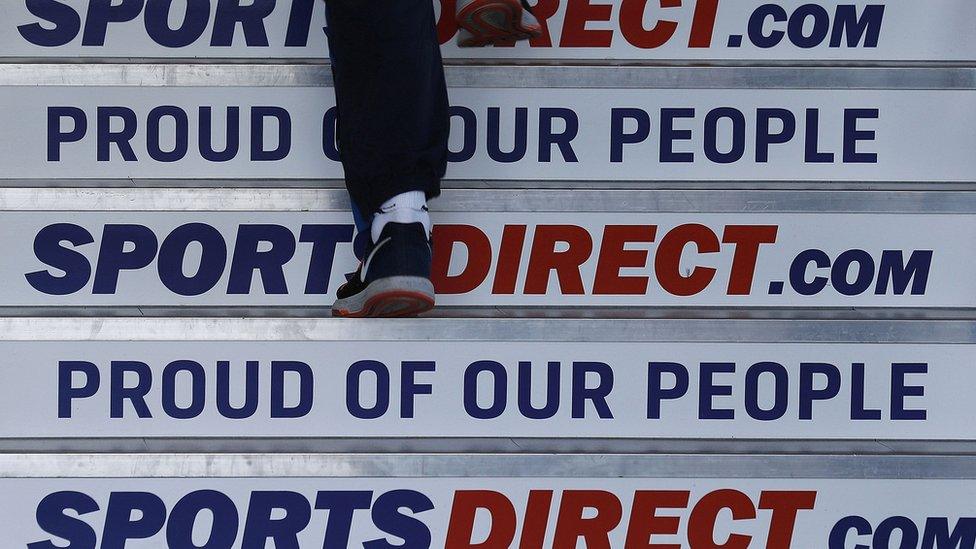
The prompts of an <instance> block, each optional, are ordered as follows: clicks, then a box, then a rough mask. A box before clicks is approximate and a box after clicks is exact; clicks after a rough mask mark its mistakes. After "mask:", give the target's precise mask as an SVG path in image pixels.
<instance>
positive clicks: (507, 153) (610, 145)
mask: <svg viewBox="0 0 976 549" xmlns="http://www.w3.org/2000/svg"><path fill="white" fill-rule="evenodd" d="M449 79H450V83H451V85H452V86H453V91H452V98H453V99H452V100H453V102H454V104H455V109H454V117H453V138H452V142H451V151H452V153H451V155H450V158H451V160H452V165H451V167H450V169H449V177H450V178H452V179H460V180H465V181H470V180H488V181H496V180H503V181H505V180H508V181H525V180H541V181H548V182H561V183H562V184H564V185H567V186H568V185H573V186H583V187H585V186H587V183H586V182H587V181H597V182H606V181H624V182H635V181H638V182H639V181H653V182H672V183H674V184H680V182H683V181H706V182H712V183H724V182H740V183H741V182H752V181H756V180H760V181H793V182H797V181H798V182H805V183H806V184H807V185H812V184H816V183H817V182H821V181H833V182H836V183H846V184H848V185H857V184H868V185H870V184H872V183H873V184H878V183H884V182H887V183H891V182H911V183H926V184H932V183H956V184H960V183H972V182H973V180H974V177H973V174H974V173H976V156H974V155H973V154H972V151H973V150H976V135H974V134H973V132H972V131H970V128H972V127H973V126H976V110H974V109H973V108H972V105H973V104H976V69H972V68H900V69H893V68H873V69H863V68H861V69H858V68H834V67H831V68H817V67H807V68H778V67H767V68H745V67H711V68H709V67H696V68H688V67H577V66H574V67H549V66H534V67H468V66H459V67H452V68H451V69H450V70H449ZM328 83H329V77H328V68H327V67H324V66H306V65H269V66H255V65H187V64H183V65H159V64H157V65H117V64H115V65H66V64H48V65H16V64H15V65H0V103H4V104H13V105H17V106H18V108H17V109H8V110H5V111H3V112H0V125H2V126H3V127H7V128H17V129H18V139H16V140H12V141H11V142H10V146H8V147H4V148H3V149H2V150H0V165H3V166H4V170H3V171H4V173H3V177H4V178H7V179H23V180H30V179H39V180H45V181H47V180H52V179H53V180H66V179H77V180H92V179H95V180H100V179H143V180H145V179H156V180H159V179H164V180H165V179H172V180H186V179H231V180H237V179H247V180H254V179H278V180H297V181H307V180H310V179H323V178H324V179H333V180H338V179H341V178H342V169H341V165H340V163H339V162H338V158H339V156H338V152H337V151H336V150H335V146H334V142H335V139H334V131H333V127H334V125H333V123H332V120H331V118H329V116H330V115H329V114H328V113H332V114H333V115H334V110H333V109H330V107H331V106H332V105H333V103H334V102H333V101H332V98H331V96H330V94H329V92H328V91H327V90H325V89H323V86H328V85H329V84H328ZM230 88H233V90H231V89H230ZM879 89H883V90H882V91H879ZM254 106H260V108H261V109H264V110H257V109H258V107H254ZM232 107H233V108H237V110H236V111H233V110H230V109H231V108H232ZM207 108H209V109H211V110H210V111H207V110H206V109H207ZM107 109H108V110H107ZM160 109H162V110H160ZM99 113H101V115H99ZM113 113H114V114H113ZM228 113H230V114H228ZM108 115H112V116H114V117H115V118H114V122H111V121H110V123H109V126H110V125H111V124H112V123H122V120H123V119H124V118H125V117H129V119H130V122H128V124H129V129H130V130H131V131H133V132H135V134H134V137H133V138H132V139H131V140H128V141H125V142H124V143H127V145H125V146H122V145H120V144H119V143H114V142H111V140H110V139H109V137H110V136H109V133H108V132H109V126H106V124H105V123H102V124H101V126H102V127H99V122H98V121H99V120H100V119H101V120H109V118H111V117H109V118H106V116H108ZM228 116H230V117H231V118H234V117H236V119H237V120H238V122H239V128H241V131H239V132H238V133H239V135H236V136H232V137H236V139H234V140H233V141H235V142H236V143H237V147H236V149H231V150H229V152H228V153H227V155H226V156H221V157H219V158H218V157H216V156H214V154H216V153H211V152H209V149H208V148H207V145H209V146H210V148H211V149H213V148H216V149H220V148H221V147H220V146H215V145H213V143H215V142H216V143H223V142H224V141H225V140H226V139H227V138H226V134H227V131H228V129H227V128H228V126H233V125H232V124H229V123H228V122H227V121H226V118H227V117H228ZM177 120H181V121H184V122H185V124H183V123H182V122H180V123H177V122H176V121H177ZM202 120H207V121H208V122H211V127H212V128H213V130H212V133H213V134H214V135H213V136H207V135H205V136H204V138H203V139H200V138H199V135H200V133H201V131H202V130H201V127H202V126H203V125H204V122H202ZM255 121H261V122H255ZM252 123H254V124H256V125H257V124H261V127H264V128H266V129H265V130H262V131H263V133H261V132H258V131H257V130H253V129H252V128H250V125H251V124H252ZM256 127H257V126H256ZM760 127H766V128H767V129H768V131H765V130H763V131H762V132H760V131H759V130H758V128H760ZM153 128H155V129H153ZM177 128H182V129H177ZM906 128H910V129H911V130H910V131H906ZM116 130H117V128H116ZM116 130H112V131H116ZM150 133H151V134H152V135H151V136H150V135H149V134H150ZM259 133H260V135H261V136H263V137H258V134H259ZM760 133H761V135H760ZM150 137H152V138H151V139H150ZM157 137H158V139H156V138H157ZM208 140H209V141H208ZM99 143H100V144H99ZM283 143H288V146H287V147H285V145H283Z"/></svg>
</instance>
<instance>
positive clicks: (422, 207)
mask: <svg viewBox="0 0 976 549" xmlns="http://www.w3.org/2000/svg"><path fill="white" fill-rule="evenodd" d="M387 223H423V225H424V229H425V230H426V231H427V234H430V229H431V227H430V214H429V213H427V195H426V194H424V191H410V192H405V193H402V194H398V195H396V196H394V197H393V198H391V199H389V200H387V201H386V202H384V203H383V205H382V206H380V211H379V213H377V214H376V215H374V216H373V227H372V230H371V232H372V237H373V242H379V240H380V235H381V234H383V227H386V224H387Z"/></svg>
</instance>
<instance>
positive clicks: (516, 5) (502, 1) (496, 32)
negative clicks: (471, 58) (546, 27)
mask: <svg viewBox="0 0 976 549" xmlns="http://www.w3.org/2000/svg"><path fill="white" fill-rule="evenodd" d="M524 10H525V8H524V7H522V2H521V0H485V1H482V2H473V3H471V4H470V5H468V6H465V7H464V8H463V9H462V10H461V11H460V12H458V14H457V21H458V26H459V27H461V28H462V29H464V30H465V31H467V35H466V36H462V37H460V38H459V40H458V45H459V46H460V47H462V48H474V47H479V46H487V45H490V44H494V43H496V42H502V41H512V40H527V39H529V38H534V37H536V36H539V35H540V34H541V33H542V29H541V28H540V27H537V26H530V27H526V26H523V25H522V15H523V11H524Z"/></svg>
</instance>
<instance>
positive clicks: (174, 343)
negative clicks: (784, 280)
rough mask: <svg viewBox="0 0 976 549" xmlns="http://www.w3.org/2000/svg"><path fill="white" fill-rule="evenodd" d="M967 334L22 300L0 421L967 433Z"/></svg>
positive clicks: (116, 429) (848, 438)
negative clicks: (89, 307) (85, 312)
mask: <svg viewBox="0 0 976 549" xmlns="http://www.w3.org/2000/svg"><path fill="white" fill-rule="evenodd" d="M974 349H976V323H974V322H949V321H945V322H939V321H922V322H918V321H785V320H779V321H730V320H724V321H710V320H699V321H689V320H629V321H627V320H597V319H588V320H553V319H549V320H531V319H493V320H492V319H414V320H377V321H349V320H339V319H323V320H303V319H205V318H196V319H178V318H168V319H157V318H130V319H112V318H96V319H68V318H53V319H11V318H7V319H0V352H2V354H3V355H4V356H6V357H7V360H6V361H4V363H3V364H2V365H0V368H2V369H3V371H2V378H3V379H4V380H5V383H3V384H2V385H0V439H4V443H5V444H4V448H5V449H8V450H14V451H23V450H24V448H23V447H22V446H20V445H19V443H18V442H17V440H15V439H52V440H51V441H49V442H48V443H47V445H49V446H55V447H57V448H61V449H66V448H73V447H75V446H73V445H79V446H81V447H86V446H91V445H92V444H94V441H95V440H102V443H101V444H102V445H104V446H106V447H108V448H118V447H119V446H122V447H124V446H125V441H124V440H117V439H126V438H128V439H135V438H138V439H140V440H143V441H145V440H150V439H151V440H153V447H154V448H157V449H163V448H165V451H175V450H176V449H185V448H187V447H188V446H190V447H192V446H193V445H194V442H192V441H190V442H188V441H186V440H183V441H179V440H177V439H221V438H233V439H237V440H236V441H233V442H231V443H230V446H231V447H240V446H243V445H244V444H245V443H244V442H243V441H244V440H245V439H246V440H248V441H255V443H256V448H258V449H260V448H267V447H268V442H267V440H268V439H277V438H282V437H286V438H292V439H294V440H293V441H292V443H291V444H292V447H295V446H294V445H295V444H298V443H297V442H296V441H300V440H303V439H308V440H309V441H315V442H310V444H314V445H316V446H317V447H320V448H329V447H331V448H333V449H334V448H335V447H337V446H338V447H350V446H356V441H361V444H360V445H359V447H364V448H372V449H373V451H376V450H377V448H378V447H387V448H399V449H403V448H411V447H414V448H418V447H419V448H424V447H429V446H430V444H432V443H433V444H435V445H436V446H440V447H441V448H452V447H453V448H454V449H455V450H457V449H458V448H464V447H467V446H468V445H471V446H473V447H475V448H481V449H482V450H483V451H484V450H486V449H491V450H492V451H499V450H501V451H513V450H512V449H511V446H512V443H511V442H510V439H542V441H537V442H535V443H534V444H535V445H536V447H546V448H549V449H552V448H563V449H564V450H565V449H566V448H573V449H577V450H578V449H579V448H587V447H590V448H596V449H600V448H610V449H616V451H618V452H619V451H621V448H620V447H619V446H617V445H616V444H620V445H622V446H623V448H630V449H634V448H635V447H638V448H642V449H644V450H647V449H649V448H655V447H657V448H658V449H661V448H672V450H671V451H673V446H667V445H666V444H665V441H678V444H680V445H683V446H684V447H685V448H689V447H693V448H695V451H698V452H701V451H704V449H712V450H719V451H734V452H742V451H746V450H748V449H755V448H757V447H760V448H763V449H765V450H766V451H769V450H770V449H773V448H779V449H780V450H781V451H787V452H796V451H798V450H799V449H800V448H807V449H809V448H815V447H816V444H815V441H827V442H826V443H825V445H823V446H821V448H833V449H835V450H839V449H847V451H858V450H866V449H870V448H872V447H873V448H874V452H876V453H877V452H890V451H893V450H892V449H891V448H890V447H889V448H887V450H882V449H880V448H878V447H877V446H878V443H877V441H896V442H903V443H908V444H914V446H907V447H910V448H912V449H913V450H914V451H916V452H933V453H947V452H949V451H952V450H955V451H969V452H972V451H973V449H974V448H976V436H974V433H973V431H972V429H971V428H970V426H969V425H968V423H966V422H960V421H959V418H961V417H967V415H968V414H969V409H970V400H971V398H970V393H971V390H970V389H971V387H972V386H973V384H974V383H976V370H974V369H973V368H971V367H970V357H971V356H972V354H973V352H974ZM222 361H224V362H225V364H224V365H223V366H221V362H222ZM252 369H253V370H252ZM275 372H278V373H275ZM249 376H256V377H255V378H254V381H250V380H248V381H245V379H250V378H249ZM526 376H529V377H526ZM383 380H385V381H383ZM409 380H412V381H409ZM276 387H277V388H278V389H276ZM384 387H385V388H384ZM804 387H805V388H804ZM523 391H529V393H523ZM221 394H223V395H229V396H224V397H221V396H219V395H221ZM276 394H278V395H279V396H278V397H275V396H274V395H276ZM525 394H530V395H531V397H530V400H524V398H525V397H524V396H523V395H525ZM244 395H248V396H247V397H245V396H244ZM384 395H385V396H384ZM222 398H223V399H230V400H227V401H226V402H224V403H223V404H222V403H221V399H222ZM274 402H278V404H277V405H276V404H274ZM248 406H251V408H248ZM242 417H244V418H246V420H245V421H242ZM54 439H57V440H54ZM331 439H339V440H337V441H331V442H330V440H331ZM373 439H386V440H387V441H388V442H385V443H383V442H377V441H375V440H373ZM393 439H408V440H409V442H402V441H401V442H390V440H393ZM438 439H441V442H440V443H439V444H438V443H436V442H433V441H437V440H438ZM446 439H459V442H458V443H457V444H456V445H452V444H450V443H448V442H446ZM473 439H483V440H481V441H480V442H478V441H476V442H471V441H472V440H473ZM579 439H593V440H592V441H590V442H583V441H581V440H579ZM616 439H619V440H621V441H630V442H620V443H613V442H607V441H608V440H616ZM740 440H746V441H752V442H751V443H746V444H745V445H737V444H734V443H733V441H740ZM174 441H176V442H174ZM638 441H639V442H638ZM788 441H793V442H796V444H791V443H788ZM655 442H656V444H654V443H655ZM777 443H778V444H777ZM218 444H220V443H218ZM224 444H226V443H224ZM882 444H883V443H882ZM170 445H172V446H170ZM515 446H519V445H518V444H517V443H516V444H515ZM27 447H28V448H32V447H37V445H36V444H32V443H28V444H27ZM904 447H905V446H903V448H904ZM731 448H735V449H734V450H732V449H731ZM249 451H256V450H255V449H254V448H250V450H249Z"/></svg>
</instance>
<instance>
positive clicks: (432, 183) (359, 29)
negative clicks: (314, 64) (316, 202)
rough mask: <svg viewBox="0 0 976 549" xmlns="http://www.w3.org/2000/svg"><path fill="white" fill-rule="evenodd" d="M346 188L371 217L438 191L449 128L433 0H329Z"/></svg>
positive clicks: (339, 139) (356, 204)
mask: <svg viewBox="0 0 976 549" xmlns="http://www.w3.org/2000/svg"><path fill="white" fill-rule="evenodd" d="M326 10H327V13H328V36H329V48H330V49H331V52H332V54H331V56H332V73H333V77H334V80H335V93H336V101H337V107H338V112H339V131H338V141H339V156H340V158H341V160H342V166H343V169H344V170H345V174H346V187H347V188H348V189H349V194H350V196H351V197H352V200H353V203H354V204H355V206H356V207H357V209H359V212H360V213H361V214H363V215H365V216H370V215H371V214H372V213H373V212H375V211H376V210H378V209H379V207H380V205H381V204H383V202H386V201H387V200H388V199H390V198H392V197H393V196H396V195H398V194H400V193H403V192H407V191H424V192H425V193H426V194H427V197H428V198H433V197H435V196H437V195H438V194H440V180H441V178H442V177H443V176H444V172H445V171H446V169H447V139H448V132H449V129H450V118H449V114H448V101H447V85H446V83H445V81H444V67H443V65H442V62H441V52H440V45H439V44H438V40H437V29H436V23H435V20H434V10H433V5H432V3H431V1H430V0H326Z"/></svg>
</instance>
